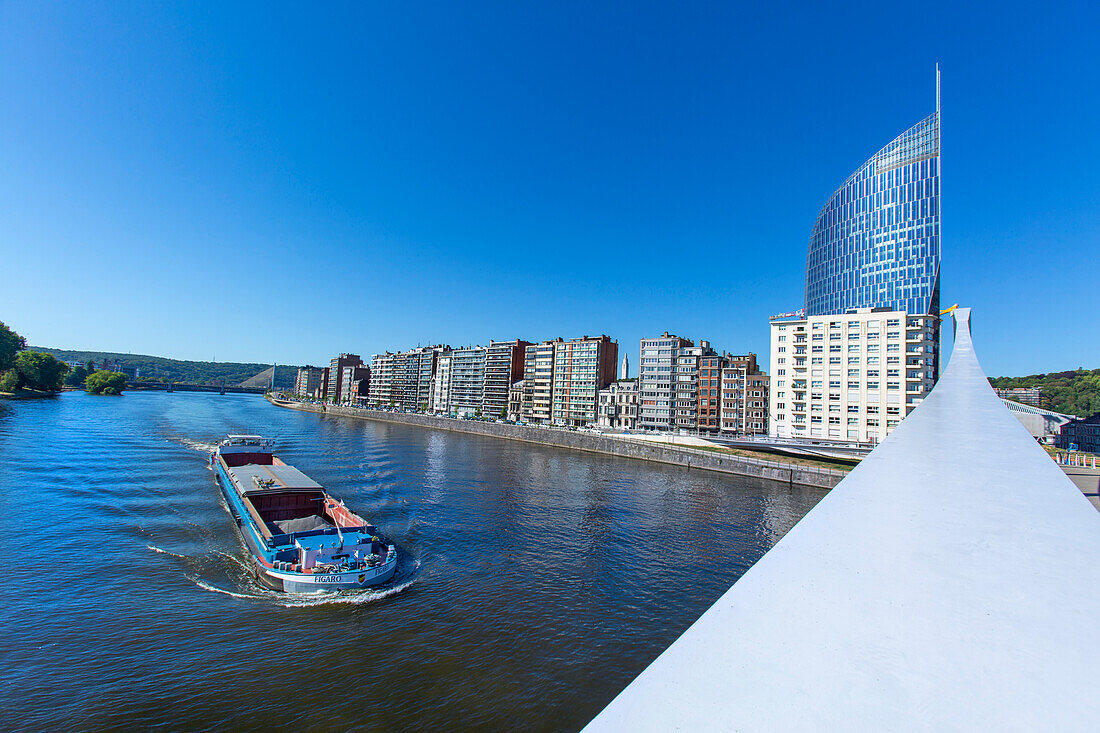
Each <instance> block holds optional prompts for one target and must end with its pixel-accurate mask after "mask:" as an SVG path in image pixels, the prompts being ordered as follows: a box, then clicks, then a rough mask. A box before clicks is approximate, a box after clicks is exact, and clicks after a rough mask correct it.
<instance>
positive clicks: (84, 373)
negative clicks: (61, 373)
mask: <svg viewBox="0 0 1100 733" xmlns="http://www.w3.org/2000/svg"><path fill="white" fill-rule="evenodd" d="M93 371H94V370H93ZM87 377H88V369H87V367H84V366H78V367H75V368H74V369H73V370H72V371H71V372H69V374H68V376H66V377H65V386H66V387H83V386H84V380H85V379H86V378H87Z"/></svg>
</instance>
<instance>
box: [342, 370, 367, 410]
mask: <svg viewBox="0 0 1100 733" xmlns="http://www.w3.org/2000/svg"><path fill="white" fill-rule="evenodd" d="M369 389H370V367H368V366H345V367H343V368H342V369H341V370H340V387H339V390H340V391H339V392H338V393H337V394H336V401H337V402H338V403H339V404H341V405H346V404H349V403H355V402H358V399H359V397H360V396H362V397H363V398H364V399H365V398H366V397H367V396H368V391H369ZM360 391H361V392H360Z"/></svg>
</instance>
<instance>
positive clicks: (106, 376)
mask: <svg viewBox="0 0 1100 733" xmlns="http://www.w3.org/2000/svg"><path fill="white" fill-rule="evenodd" d="M125 388H126V375H125V374H120V373H118V372H109V371H107V370H106V369H99V370H97V371H94V372H92V373H91V374H89V375H88V378H87V379H85V380H84V389H86V390H87V391H88V392H90V393H91V394H109V395H118V394H122V390H123V389H125Z"/></svg>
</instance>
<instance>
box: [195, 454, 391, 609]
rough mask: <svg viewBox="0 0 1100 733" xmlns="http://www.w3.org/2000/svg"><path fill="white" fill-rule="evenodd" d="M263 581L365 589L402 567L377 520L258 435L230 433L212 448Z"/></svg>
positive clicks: (296, 588) (313, 588) (279, 586)
mask: <svg viewBox="0 0 1100 733" xmlns="http://www.w3.org/2000/svg"><path fill="white" fill-rule="evenodd" d="M210 466H211V468H212V469H213V470H214V475H215V477H216V478H217V481H218V486H219V488H221V490H222V494H223V495H224V496H225V501H226V504H227V505H228V506H229V511H230V513H232V515H233V518H234V519H235V520H236V522H237V527H238V529H239V530H240V532H241V537H242V538H243V539H244V542H245V544H246V545H247V546H248V550H249V552H250V553H251V555H252V568H253V571H254V573H255V575H256V578H257V580H259V581H260V582H261V583H263V584H264V585H265V586H267V587H269V588H271V589H273V590H277V591H287V592H291V593H318V592H322V591H331V590H341V589H351V588H365V587H367V586H371V585H378V584H380V583H385V582H386V581H387V580H389V579H390V578H392V577H393V574H394V571H395V570H396V569H397V548H396V547H394V546H393V545H390V544H387V543H385V542H384V541H383V540H382V538H381V537H379V536H378V532H377V530H376V529H375V527H374V526H373V525H371V524H370V523H369V522H367V521H366V520H365V519H363V518H362V517H360V516H359V515H358V514H355V513H354V512H352V511H351V510H350V509H348V508H347V507H346V506H345V505H344V502H342V501H337V500H336V499H334V498H332V497H331V496H330V495H329V494H328V493H327V492H326V491H325V489H324V488H323V487H322V486H321V485H320V484H319V483H317V482H316V481H314V480H313V479H311V478H309V477H308V476H306V475H305V474H304V473H302V472H301V471H299V470H298V469H297V468H295V467H293V466H290V465H287V464H286V463H284V462H283V461H282V460H280V459H279V458H278V457H277V456H275V455H274V454H273V453H272V451H271V442H270V441H267V440H264V439H263V438H262V437H261V436H259V435H230V436H228V437H227V438H226V440H223V441H222V442H221V443H219V444H218V446H217V447H216V448H215V449H214V450H213V452H211V454H210Z"/></svg>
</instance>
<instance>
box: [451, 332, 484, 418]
mask: <svg viewBox="0 0 1100 733" xmlns="http://www.w3.org/2000/svg"><path fill="white" fill-rule="evenodd" d="M488 351H489V350H488V349H487V348H486V347H484V346H471V347H468V348H465V349H454V350H452V351H451V388H450V397H451V412H453V413H454V414H455V415H457V416H458V417H462V416H464V415H475V414H478V413H480V412H481V405H482V402H483V400H484V398H485V357H486V355H487V354H488Z"/></svg>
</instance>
